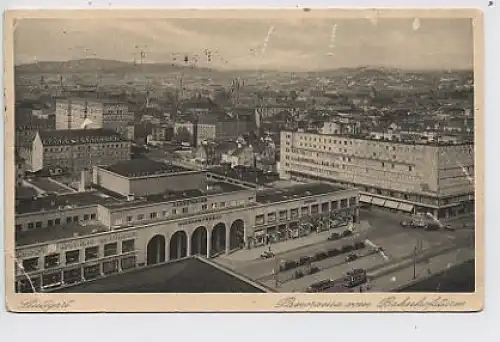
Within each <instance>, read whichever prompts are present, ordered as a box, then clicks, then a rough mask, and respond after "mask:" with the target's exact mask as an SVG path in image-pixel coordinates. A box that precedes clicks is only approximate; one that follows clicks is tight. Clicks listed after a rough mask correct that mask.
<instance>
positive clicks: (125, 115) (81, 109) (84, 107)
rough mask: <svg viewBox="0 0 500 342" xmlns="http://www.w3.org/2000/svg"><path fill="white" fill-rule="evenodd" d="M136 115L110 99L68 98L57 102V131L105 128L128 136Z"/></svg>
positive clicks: (123, 105)
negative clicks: (130, 125)
mask: <svg viewBox="0 0 500 342" xmlns="http://www.w3.org/2000/svg"><path fill="white" fill-rule="evenodd" d="M133 121H134V113H132V112H130V111H129V110H128V106H127V105H126V104H124V103H122V102H119V101H114V100H110V99H81V98H68V99H57V100H56V129H57V130H73V129H76V130H78V129H82V128H89V129H96V128H104V129H110V130H113V131H114V132H117V133H119V134H121V135H123V136H124V137H126V136H127V135H128V126H129V124H130V123H131V122H133Z"/></svg>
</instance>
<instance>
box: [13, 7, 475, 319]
mask: <svg viewBox="0 0 500 342" xmlns="http://www.w3.org/2000/svg"><path fill="white" fill-rule="evenodd" d="M482 30H483V22H482V15H481V12H480V11H478V10H474V9H460V10H458V9H429V10H407V9H406V10H397V9H384V10H377V9H363V10H361V9H357V10H346V9H343V10H339V9H279V10H269V9H268V10H229V9H227V10H208V9H198V10H147V11H144V10H141V11H139V10H127V11H125V10H112V11H109V10H107V11H99V10H88V11H84V10H73V11H47V10H41V11H40V10H36V11H35V10H31V11H30V10H26V11H8V12H7V13H6V14H5V36H4V46H5V65H4V70H5V99H6V115H5V122H6V127H5V132H6V137H5V161H6V166H5V167H6V179H5V194H6V201H5V208H6V211H5V212H6V217H5V237H6V239H5V240H6V245H5V253H6V254H5V259H6V280H5V281H6V296H7V298H6V302H7V306H8V309H9V310H11V311H16V312H47V311H56V312H141V311H142V312H212V311H220V312H234V311H246V312H265V311H282V312H296V311H308V312H310V311H478V310H481V309H482V308H483V301H484V299H483V296H484V285H483V284H484V274H483V262H484V260H483V252H484V251H483V241H482V239H483V234H484V225H483V189H484V182H483V167H484V158H483V152H484V149H483V146H484V145H483V119H484V113H483V77H484V74H483V31H482Z"/></svg>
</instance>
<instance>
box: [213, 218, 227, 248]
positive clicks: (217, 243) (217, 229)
mask: <svg viewBox="0 0 500 342" xmlns="http://www.w3.org/2000/svg"><path fill="white" fill-rule="evenodd" d="M210 245H211V246H212V248H211V249H212V250H211V251H210V255H211V256H217V255H219V254H221V253H223V252H224V251H225V249H226V225H225V224H224V223H222V222H219V223H217V224H216V225H215V226H214V228H213V229H212V241H211V243H210Z"/></svg>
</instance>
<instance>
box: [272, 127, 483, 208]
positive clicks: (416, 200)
mask: <svg viewBox="0 0 500 342" xmlns="http://www.w3.org/2000/svg"><path fill="white" fill-rule="evenodd" d="M473 175H474V145H473V143H471V142H467V143H460V144H457V143H427V144H419V143H402V142H394V141H381V140H374V139H367V138H362V137H359V136H348V135H324V134H318V133H310V132H303V131H283V132H282V133H281V163H280V176H281V177H283V178H298V179H302V180H306V179H309V180H311V179H312V180H316V181H318V180H320V181H323V182H328V183H331V184H336V185H339V186H343V187H346V188H349V187H356V188H358V189H359V190H360V191H361V193H362V195H361V198H360V201H361V202H365V203H369V204H372V205H375V206H380V207H385V208H388V209H391V210H400V211H403V212H408V213H411V212H422V213H431V214H433V215H434V216H435V217H439V218H448V217H454V216H459V215H463V214H468V213H472V212H474V179H473V177H474V176H473Z"/></svg>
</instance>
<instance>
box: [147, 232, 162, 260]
mask: <svg viewBox="0 0 500 342" xmlns="http://www.w3.org/2000/svg"><path fill="white" fill-rule="evenodd" d="M146 254H147V257H146V264H147V265H154V264H159V263H162V262H165V237H164V236H163V235H155V236H153V237H152V238H151V240H149V242H148V245H147V247H146Z"/></svg>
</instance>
